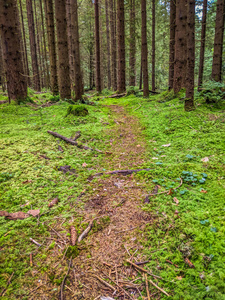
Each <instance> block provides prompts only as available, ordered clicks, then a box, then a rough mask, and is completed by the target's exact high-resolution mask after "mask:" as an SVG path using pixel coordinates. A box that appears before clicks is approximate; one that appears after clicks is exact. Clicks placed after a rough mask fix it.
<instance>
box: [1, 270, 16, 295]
mask: <svg viewBox="0 0 225 300" xmlns="http://www.w3.org/2000/svg"><path fill="white" fill-rule="evenodd" d="M13 275H14V272H13V273H12V275H11V276H10V277H9V279H8V281H7V283H6V287H5V288H4V289H3V291H2V292H1V294H0V296H1V297H3V296H4V294H5V292H6V290H7V287H8V285H9V284H10V281H11V279H12V277H13Z"/></svg>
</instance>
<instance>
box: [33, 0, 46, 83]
mask: <svg viewBox="0 0 225 300" xmlns="http://www.w3.org/2000/svg"><path fill="white" fill-rule="evenodd" d="M33 6H34V21H35V26H36V30H35V32H36V37H37V53H38V65H39V70H40V83H41V88H43V87H44V78H43V74H44V66H43V64H44V62H43V57H42V55H41V48H40V32H39V26H38V16H37V2H36V1H35V0H33Z"/></svg>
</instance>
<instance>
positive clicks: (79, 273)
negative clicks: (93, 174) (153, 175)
mask: <svg viewBox="0 0 225 300" xmlns="http://www.w3.org/2000/svg"><path fill="white" fill-rule="evenodd" d="M111 109H112V111H113V112H114V114H115V118H116V119H115V122H116V123H117V126H116V127H115V128H114V129H113V130H112V132H110V133H109V134H110V135H111V136H113V139H112V140H111V144H112V148H111V150H110V151H111V152H112V156H110V157H109V158H108V159H107V160H106V161H105V169H106V170H117V169H137V168H139V167H140V166H141V165H142V164H143V162H144V158H145V150H144V147H145V144H144V141H143V139H142V140H141V128H140V125H139V124H138V122H137V120H136V119H135V118H134V117H132V116H127V115H126V113H125V111H124V109H123V108H122V107H118V106H111ZM92 186H93V190H94V192H95V194H94V195H93V196H92V197H91V199H90V200H89V201H88V202H87V203H86V209H85V211H86V214H87V218H89V219H91V218H93V217H95V216H98V217H99V216H109V217H110V224H109V225H108V226H106V227H105V228H104V229H103V230H101V231H99V232H97V233H95V234H93V235H91V236H90V237H89V238H88V239H87V240H86V247H87V249H88V251H81V255H79V256H78V257H77V258H76V259H75V260H74V261H73V265H74V270H75V272H74V277H75V278H74V277H73V278H70V280H71V283H73V290H74V291H76V293H75V294H77V299H96V297H98V296H111V297H113V295H114V296H115V297H118V296H119V295H121V299H129V297H128V295H129V294H130V295H131V296H130V299H137V298H138V296H140V289H142V286H138V285H137V286H135V285H134V283H129V281H128V279H127V277H130V276H131V277H133V278H134V276H135V275H137V273H136V271H134V270H133V269H132V268H130V267H125V266H124V265H123V263H124V262H125V260H126V259H128V258H129V256H130V255H131V253H134V252H135V251H136V253H137V254H136V255H137V256H138V257H139V258H140V260H143V256H142V254H141V246H140V245H139V243H138V239H137V235H138V234H139V235H140V231H139V233H138V230H140V229H142V227H145V225H146V223H148V222H150V221H151V215H149V214H147V213H145V212H143V211H142V210H141V208H140V206H141V205H142V203H143V199H144V197H145V195H146V191H144V190H143V188H141V187H139V186H138V183H137V182H136V181H135V180H134V179H133V176H132V175H131V176H130V175H129V176H121V175H113V176H111V177H108V178H105V179H101V178H99V180H98V182H97V184H96V183H92ZM81 266H82V268H81ZM96 275H97V276H98V277H99V278H103V279H104V280H107V279H109V278H111V279H113V281H115V282H116V281H117V282H118V283H119V285H121V287H122V286H124V287H126V286H128V287H130V289H127V293H128V294H127V295H126V294H125V293H124V291H123V290H122V289H121V288H117V289H116V290H115V291H113V290H111V291H110V289H109V288H107V287H106V285H104V284H103V283H101V282H100V280H99V279H97V278H96ZM121 280H122V282H123V283H122V282H120V281H121ZM111 283H112V282H111ZM81 286H82V288H81ZM114 286H115V285H114ZM138 289H139V291H138ZM78 291H79V292H78ZM79 297H80V298H79ZM68 299H69V298H68ZM75 299H76V298H75ZM119 299H120V298H119Z"/></svg>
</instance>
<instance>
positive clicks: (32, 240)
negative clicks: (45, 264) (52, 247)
mask: <svg viewBox="0 0 225 300" xmlns="http://www.w3.org/2000/svg"><path fill="white" fill-rule="evenodd" d="M30 241H31V242H32V243H34V244H35V245H36V246H38V247H41V244H39V243H38V242H36V241H35V240H34V239H32V238H30Z"/></svg>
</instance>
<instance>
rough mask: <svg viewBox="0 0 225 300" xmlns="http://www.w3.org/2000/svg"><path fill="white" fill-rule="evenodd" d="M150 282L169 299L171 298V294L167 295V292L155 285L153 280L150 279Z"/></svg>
mask: <svg viewBox="0 0 225 300" xmlns="http://www.w3.org/2000/svg"><path fill="white" fill-rule="evenodd" d="M149 282H150V283H151V284H152V285H154V287H156V288H157V289H158V290H159V291H161V292H162V293H163V294H165V295H166V296H167V297H170V295H169V294H167V292H166V291H164V290H163V289H162V288H160V287H159V286H158V285H157V284H155V283H154V282H153V281H152V280H151V279H149Z"/></svg>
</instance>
